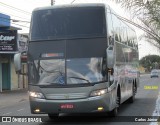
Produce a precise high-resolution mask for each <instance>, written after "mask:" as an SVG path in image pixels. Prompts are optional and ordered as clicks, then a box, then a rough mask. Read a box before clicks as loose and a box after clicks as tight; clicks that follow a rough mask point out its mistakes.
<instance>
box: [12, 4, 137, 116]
mask: <svg viewBox="0 0 160 125" xmlns="http://www.w3.org/2000/svg"><path fill="white" fill-rule="evenodd" d="M29 39H30V40H29V45H28V51H27V66H28V81H29V83H28V86H29V88H28V89H29V100H30V108H31V113H33V114H48V116H49V117H50V118H56V117H58V116H59V114H60V113H92V112H103V113H109V114H110V115H112V116H116V115H117V111H118V110H117V109H118V108H119V106H120V104H122V103H123V102H124V101H126V100H129V101H130V102H133V101H134V99H135V94H136V92H137V88H138V86H139V73H138V70H137V67H138V46H137V38H136V33H135V31H134V30H133V29H132V28H131V27H130V26H129V25H127V24H126V23H124V22H123V21H122V20H121V19H119V18H118V17H117V16H116V14H115V13H114V12H113V11H112V9H111V8H110V7H109V6H108V5H105V4H76V5H63V6H50V7H42V8H37V9H35V10H34V11H33V12H32V19H31V26H30V35H29ZM21 56H22V55H21V54H20V53H18V54H16V55H15V58H14V61H15V66H16V71H17V72H19V73H20V71H21Z"/></svg>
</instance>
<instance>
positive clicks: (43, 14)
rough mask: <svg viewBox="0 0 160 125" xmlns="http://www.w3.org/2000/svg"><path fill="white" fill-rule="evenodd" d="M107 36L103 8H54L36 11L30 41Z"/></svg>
mask: <svg viewBox="0 0 160 125" xmlns="http://www.w3.org/2000/svg"><path fill="white" fill-rule="evenodd" d="M105 35H106V26H105V11H104V8H103V7H98V6H97V7H88V8H86V7H72V8H67V7H64V8H54V9H53V8H52V9H44V10H38V11H36V10H35V11H34V12H33V15H32V22H31V29H30V39H31V40H32V41H37V40H52V39H66V38H83V37H85V38H86V37H104V36H105Z"/></svg>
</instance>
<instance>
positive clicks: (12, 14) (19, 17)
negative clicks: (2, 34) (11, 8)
mask: <svg viewBox="0 0 160 125" xmlns="http://www.w3.org/2000/svg"><path fill="white" fill-rule="evenodd" d="M2 13H3V14H6V15H10V16H14V17H17V18H21V19H25V20H29V19H27V18H24V17H20V16H17V15H13V14H9V13H8V14H7V13H5V12H2Z"/></svg>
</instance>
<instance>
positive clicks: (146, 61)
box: [140, 55, 160, 71]
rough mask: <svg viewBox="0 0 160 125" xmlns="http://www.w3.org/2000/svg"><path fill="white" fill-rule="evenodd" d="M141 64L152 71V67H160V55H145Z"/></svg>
mask: <svg viewBox="0 0 160 125" xmlns="http://www.w3.org/2000/svg"><path fill="white" fill-rule="evenodd" d="M140 65H142V66H143V67H145V68H146V69H147V70H148V71H151V69H159V68H160V56H157V55H148V56H145V57H143V58H142V59H141V60H140Z"/></svg>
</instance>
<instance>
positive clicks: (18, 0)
mask: <svg viewBox="0 0 160 125" xmlns="http://www.w3.org/2000/svg"><path fill="white" fill-rule="evenodd" d="M72 1H73V0H55V5H60V4H70V3H71V2H72ZM76 3H107V4H108V5H110V7H111V8H112V9H113V10H114V11H115V12H116V13H117V14H119V15H120V16H123V17H125V18H128V19H130V14H129V13H128V11H126V10H125V9H123V8H122V7H121V6H120V5H117V4H116V3H114V2H111V0H75V2H74V3H73V4H76ZM50 5H51V0H0V13H4V14H7V15H10V16H11V19H15V20H21V22H12V21H11V22H12V23H11V25H12V26H16V27H19V28H21V29H22V30H19V31H18V32H19V33H28V32H29V26H30V23H28V22H30V20H31V13H32V11H33V10H34V9H35V8H37V7H44V6H50ZM134 29H135V30H136V33H137V36H138V37H139V36H141V35H142V34H143V31H142V30H140V29H138V28H136V27H134ZM139 52H140V55H139V56H140V57H139V58H142V57H143V56H145V55H148V54H156V53H157V52H158V53H159V54H160V52H159V51H158V50H157V48H155V47H151V45H149V44H148V43H146V42H144V40H141V41H139Z"/></svg>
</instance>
